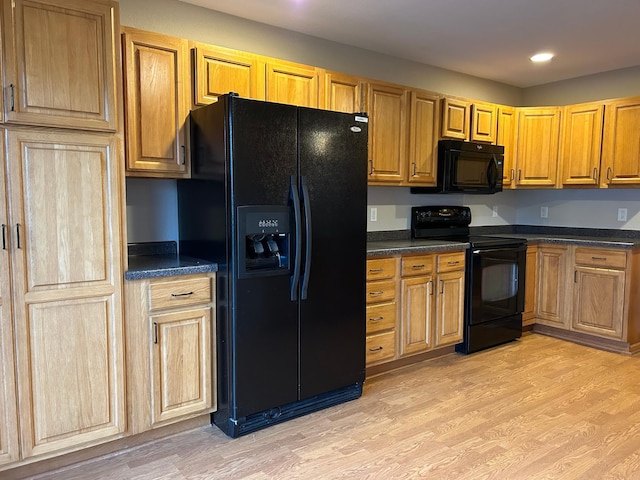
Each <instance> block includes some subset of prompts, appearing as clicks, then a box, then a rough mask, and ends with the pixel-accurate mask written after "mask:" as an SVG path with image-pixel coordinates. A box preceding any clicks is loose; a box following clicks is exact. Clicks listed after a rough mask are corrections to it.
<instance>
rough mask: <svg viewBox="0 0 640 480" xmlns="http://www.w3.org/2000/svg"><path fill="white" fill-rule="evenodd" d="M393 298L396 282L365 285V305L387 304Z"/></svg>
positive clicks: (394, 296)
mask: <svg viewBox="0 0 640 480" xmlns="http://www.w3.org/2000/svg"><path fill="white" fill-rule="evenodd" d="M395 298H396V282H395V281H394V280H391V281H386V282H368V283H367V303H381V302H389V301H391V300H395Z"/></svg>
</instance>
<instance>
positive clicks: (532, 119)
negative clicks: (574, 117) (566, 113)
mask: <svg viewBox="0 0 640 480" xmlns="http://www.w3.org/2000/svg"><path fill="white" fill-rule="evenodd" d="M559 141H560V109H559V108H557V107H543V108H529V107H525V108H520V109H518V147H517V151H518V160H517V164H518V173H517V178H516V184H517V185H518V186H519V187H526V186H537V187H555V186H556V183H557V180H558V143H559Z"/></svg>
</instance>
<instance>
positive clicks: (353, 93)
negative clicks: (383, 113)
mask: <svg viewBox="0 0 640 480" xmlns="http://www.w3.org/2000/svg"><path fill="white" fill-rule="evenodd" d="M324 84H325V86H324V101H323V102H322V105H323V108H325V109H326V110H333V111H334V112H344V113H358V112H362V111H363V110H364V109H363V100H362V94H363V91H364V88H363V84H364V82H363V80H362V79H361V78H360V77H354V76H352V75H344V74H341V73H337V72H325V75H324Z"/></svg>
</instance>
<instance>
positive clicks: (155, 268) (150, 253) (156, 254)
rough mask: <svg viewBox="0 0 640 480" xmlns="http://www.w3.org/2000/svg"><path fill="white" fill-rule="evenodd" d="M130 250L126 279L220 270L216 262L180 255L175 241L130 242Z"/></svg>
mask: <svg viewBox="0 0 640 480" xmlns="http://www.w3.org/2000/svg"><path fill="white" fill-rule="evenodd" d="M128 250H129V269H128V270H127V271H126V272H125V273H124V279H125V280H141V279H143V278H154V277H171V276H174V275H191V274H193V273H208V272H217V271H218V264H217V263H215V262H209V261H207V260H201V259H199V258H193V257H189V256H186V255H178V253H177V245H176V242H173V241H169V242H149V243H137V244H130V245H129V247H128Z"/></svg>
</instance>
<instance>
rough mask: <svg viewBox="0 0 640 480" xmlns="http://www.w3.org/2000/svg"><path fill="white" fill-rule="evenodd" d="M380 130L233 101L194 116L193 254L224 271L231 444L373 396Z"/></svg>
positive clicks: (222, 334) (223, 363) (221, 327)
mask: <svg viewBox="0 0 640 480" xmlns="http://www.w3.org/2000/svg"><path fill="white" fill-rule="evenodd" d="M367 127H368V119H367V117H366V115H364V114H355V115H353V114H346V113H337V112H330V111H323V110H317V109H311V108H300V107H295V106H291V105H285V104H277V103H269V102H262V101H256V100H249V99H243V98H240V97H237V96H235V95H233V94H228V95H223V96H222V97H220V98H219V100H218V102H216V103H214V104H211V105H208V106H205V107H202V108H199V109H197V110H193V111H192V112H191V131H192V144H191V145H192V162H193V163H192V179H189V180H181V181H179V182H178V208H179V229H180V251H181V253H183V254H187V255H191V256H194V257H197V258H204V259H209V260H213V261H216V262H218V265H219V270H218V276H217V286H218V288H217V298H216V303H217V367H218V369H217V373H218V379H217V380H218V410H217V411H216V412H215V413H214V414H213V415H212V421H213V423H215V424H216V425H217V426H218V427H219V428H220V429H221V430H223V431H224V432H225V433H226V434H228V435H229V436H231V437H237V436H239V435H243V434H246V433H249V432H252V431H255V430H257V429H260V428H263V427H266V426H268V425H271V424H273V423H277V422H281V421H284V420H287V419H290V418H293V417H297V416H300V415H303V414H306V413H308V412H312V411H316V410H319V409H322V408H325V407H328V406H331V405H335V404H338V403H341V402H345V401H347V400H351V399H355V398H358V397H360V395H361V394H362V386H363V382H364V378H365V335H366V333H365V328H366V327H365V311H366V310H365V296H366V293H365V270H366V268H365V266H366V263H365V262H366V205H367V133H368V128H367Z"/></svg>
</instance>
